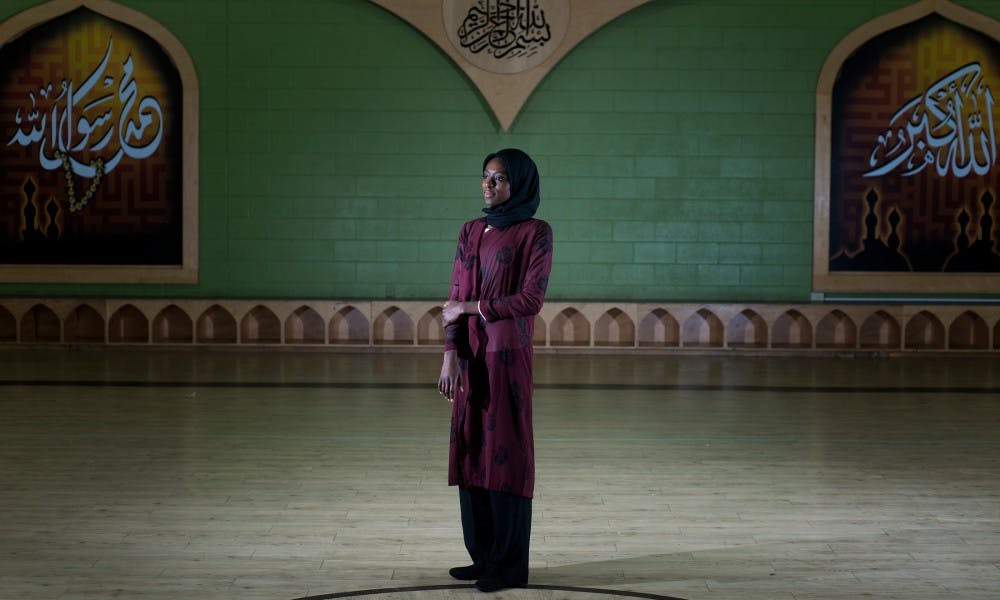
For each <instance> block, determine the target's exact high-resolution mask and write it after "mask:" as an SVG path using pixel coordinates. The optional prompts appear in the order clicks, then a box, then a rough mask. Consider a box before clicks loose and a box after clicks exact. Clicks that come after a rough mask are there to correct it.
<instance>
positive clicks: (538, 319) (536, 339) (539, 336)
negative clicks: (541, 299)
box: [531, 315, 546, 347]
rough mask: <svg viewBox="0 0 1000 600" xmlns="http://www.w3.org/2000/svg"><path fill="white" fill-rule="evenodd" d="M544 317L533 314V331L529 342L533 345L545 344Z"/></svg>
mask: <svg viewBox="0 0 1000 600" xmlns="http://www.w3.org/2000/svg"><path fill="white" fill-rule="evenodd" d="M545 327H546V325H545V319H543V318H542V315H535V333H534V336H533V337H532V338H531V343H532V344H534V345H535V346H539V347H541V346H545Z"/></svg>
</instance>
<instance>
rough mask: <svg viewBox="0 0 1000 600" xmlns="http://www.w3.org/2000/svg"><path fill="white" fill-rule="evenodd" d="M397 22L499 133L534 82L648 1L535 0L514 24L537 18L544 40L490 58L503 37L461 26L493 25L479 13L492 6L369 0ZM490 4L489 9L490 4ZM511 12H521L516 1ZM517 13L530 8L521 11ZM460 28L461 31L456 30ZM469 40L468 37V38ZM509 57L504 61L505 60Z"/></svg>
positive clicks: (506, 128) (424, 0) (490, 17)
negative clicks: (436, 58)
mask: <svg viewBox="0 0 1000 600" xmlns="http://www.w3.org/2000/svg"><path fill="white" fill-rule="evenodd" d="M370 1H371V2H372V3H374V4H377V5H379V6H381V7H382V8H384V9H385V10H388V11H390V12H392V13H393V14H395V15H396V16H397V17H399V18H401V19H403V20H404V21H406V22H407V23H409V24H410V25H412V26H413V27H415V28H416V29H417V30H419V31H420V32H421V33H423V34H424V35H425V36H427V38H428V39H430V40H431V41H432V42H434V44H436V45H437V47H438V48H439V49H440V50H441V51H442V52H444V53H445V54H446V55H447V56H448V57H449V58H451V60H452V61H454V62H455V64H456V65H458V67H459V68H460V69H462V71H463V72H464V73H465V75H466V76H467V77H468V78H469V80H470V81H471V82H472V83H473V85H475V86H476V88H477V89H478V90H479V92H480V93H481V94H482V96H483V99H484V100H486V103H487V104H488V105H489V107H490V109H491V110H492V111H493V115H494V116H495V117H496V120H497V123H498V124H499V125H500V128H501V129H502V130H503V131H509V130H510V127H511V124H512V123H513V122H514V120H515V119H516V118H517V114H518V113H519V112H520V111H521V107H523V106H524V103H525V102H527V100H528V97H529V96H531V93H532V92H533V91H534V90H535V88H536V87H537V86H538V84H539V83H541V81H542V80H543V79H544V78H545V76H546V75H548V73H549V71H551V70H552V68H553V67H555V66H556V64H558V63H559V61H560V60H562V59H563V58H564V57H565V56H566V55H567V54H569V53H570V52H571V51H572V50H573V48H575V47H576V46H577V44H579V43H580V42H581V41H583V40H584V39H585V38H586V37H587V36H589V35H591V34H592V33H594V32H595V31H597V30H598V29H600V28H601V27H603V26H604V25H606V24H607V23H609V22H611V21H612V20H614V19H616V18H618V17H620V16H622V15H623V14H625V13H627V12H629V11H631V10H633V9H635V8H637V7H639V6H641V5H643V4H645V3H647V2H649V1H650V0H600V2H596V1H590V0H583V1H577V0H536V2H535V6H536V8H538V9H540V10H541V12H540V13H534V14H532V15H531V16H530V17H528V16H525V18H523V19H518V20H517V22H518V24H519V25H522V24H526V23H527V21H528V20H532V21H534V20H535V19H541V22H540V23H537V25H538V26H541V27H543V28H544V29H545V31H547V32H548V35H549V36H550V37H549V38H547V39H546V40H545V41H544V42H542V44H541V45H540V46H539V47H537V48H528V49H525V51H524V52H519V51H514V52H510V53H509V54H507V53H505V52H501V53H500V54H505V55H506V58H500V57H499V56H494V54H496V53H491V51H490V47H495V46H496V45H497V44H498V43H500V38H506V37H507V36H492V35H490V31H489V26H485V27H475V30H474V31H475V32H474V33H470V34H469V37H468V38H466V39H458V38H459V36H463V35H464V34H463V33H460V31H462V30H464V28H465V23H467V22H470V21H469V20H470V19H471V20H472V22H473V24H474V21H476V20H477V17H478V18H481V19H482V20H481V21H480V22H481V23H489V22H492V21H493V15H487V13H486V12H484V10H483V9H485V11H493V10H500V8H499V6H498V3H496V2H493V3H489V2H486V3H477V2H474V1H469V0H465V1H461V2H460V1H458V0H407V1H406V2H400V1H399V0H370ZM491 4H492V5H491ZM517 10H519V11H520V10H522V7H521V6H520V3H519V5H518V8H517ZM523 10H530V9H529V8H526V7H525V8H523ZM460 28H461V29H460ZM470 38H471V39H470ZM508 59H509V60H508Z"/></svg>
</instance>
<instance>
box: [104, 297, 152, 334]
mask: <svg viewBox="0 0 1000 600" xmlns="http://www.w3.org/2000/svg"><path fill="white" fill-rule="evenodd" d="M108 341H109V342H112V343H115V344H145V343H146V342H148V341H149V319H147V318H146V315H144V314H142V311H141V310H139V309H138V308H136V307H135V306H133V305H131V304H126V305H125V306H122V307H121V308H119V309H118V310H116V311H115V312H114V313H112V314H111V318H110V319H108Z"/></svg>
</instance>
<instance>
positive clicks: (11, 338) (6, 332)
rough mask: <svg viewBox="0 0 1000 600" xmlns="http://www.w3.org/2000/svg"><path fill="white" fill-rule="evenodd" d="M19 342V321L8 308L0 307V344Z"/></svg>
mask: <svg viewBox="0 0 1000 600" xmlns="http://www.w3.org/2000/svg"><path fill="white" fill-rule="evenodd" d="M16 341H17V319H16V318H14V314H13V313H12V312H10V311H9V310H7V307H5V306H0V342H16Z"/></svg>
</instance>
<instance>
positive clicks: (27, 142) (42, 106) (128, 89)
mask: <svg viewBox="0 0 1000 600" xmlns="http://www.w3.org/2000/svg"><path fill="white" fill-rule="evenodd" d="M111 46H112V40H111V39H110V38H108V49H107V52H105V54H104V58H103V60H101V63H100V64H99V65H98V66H97V67H96V68H95V69H94V71H93V72H92V73H91V74H90V75H89V76H87V78H86V80H84V81H83V82H82V83H81V84H80V85H79V86H77V85H76V84H75V82H74V81H73V80H69V81H67V80H65V79H64V80H62V82H61V83H60V86H59V89H58V94H57V95H56V96H55V97H53V85H52V83H49V84H48V85H46V86H44V87H41V88H39V89H38V93H37V95H36V94H35V93H34V92H29V94H28V97H29V99H30V101H31V106H30V108H28V109H26V110H25V109H23V108H22V107H18V108H17V111H16V112H15V114H14V123H15V124H16V125H17V131H16V132H15V133H14V135H13V136H12V137H11V139H10V140H8V142H7V145H8V146H10V145H11V144H20V145H21V146H25V147H28V146H31V145H32V144H38V162H39V164H40V165H41V166H42V167H43V168H44V169H46V170H49V171H51V170H54V169H59V168H64V164H63V161H64V160H67V159H68V161H69V168H70V170H72V172H73V173H75V174H76V175H78V176H80V177H86V178H90V179H93V178H95V177H98V178H99V177H100V176H101V175H102V174H107V173H110V172H111V171H113V170H114V169H115V167H116V166H118V163H119V162H121V160H122V158H124V157H126V156H127V157H130V158H134V159H137V160H141V159H144V158H147V157H149V156H151V155H152V154H153V153H154V152H156V150H157V148H159V146H160V140H161V139H162V136H163V110H162V109H161V108H160V102H159V101H158V100H157V99H156V98H154V97H153V96H145V97H143V98H141V99H138V107H136V101H137V98H138V89H137V87H138V86H137V85H136V82H135V78H134V77H133V70H134V66H133V63H132V56H131V55H129V57H128V58H126V59H125V61H124V62H123V63H122V75H121V78H120V81H119V82H118V86H117V90H115V86H114V83H115V80H114V78H113V77H110V76H107V75H105V71H106V70H107V67H108V62H109V61H110V59H111ZM116 96H117V99H118V102H119V103H120V105H121V112H120V113H119V114H118V115H117V118H116V115H115V108H114V106H113V105H112V102H113V100H114V99H115V97H116ZM136 108H138V110H137V111H136V115H134V118H133V115H132V113H133V110H134V109H136ZM74 119H75V122H74ZM151 126H154V127H155V129H150V127H151ZM82 152H88V153H91V154H95V153H105V155H109V156H108V157H107V158H102V159H100V160H91V161H87V162H84V161H81V160H78V159H77V158H76V156H75V155H79V154H80V153H82Z"/></svg>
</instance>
